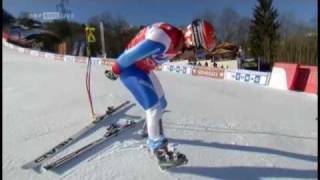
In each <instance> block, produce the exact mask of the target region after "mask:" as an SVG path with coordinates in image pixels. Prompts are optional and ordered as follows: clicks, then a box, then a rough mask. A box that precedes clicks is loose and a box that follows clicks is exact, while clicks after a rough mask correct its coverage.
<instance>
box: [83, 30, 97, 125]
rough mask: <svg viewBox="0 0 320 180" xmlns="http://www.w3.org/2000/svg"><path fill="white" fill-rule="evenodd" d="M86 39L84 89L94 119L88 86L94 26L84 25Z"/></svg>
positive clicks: (94, 40)
mask: <svg viewBox="0 0 320 180" xmlns="http://www.w3.org/2000/svg"><path fill="white" fill-rule="evenodd" d="M85 31H86V41H87V56H88V64H87V72H86V89H87V94H88V98H89V105H90V109H91V116H92V120H93V121H95V120H96V115H95V113H94V108H93V101H92V96H91V87H90V79H91V48H90V47H91V45H92V44H93V43H95V42H96V39H95V37H94V34H93V31H95V28H94V27H90V26H86V28H85Z"/></svg>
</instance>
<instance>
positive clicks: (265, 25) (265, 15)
mask: <svg viewBox="0 0 320 180" xmlns="http://www.w3.org/2000/svg"><path fill="white" fill-rule="evenodd" d="M277 17H278V12H277V10H276V9H275V8H273V7H272V0H258V5H256V6H255V8H254V19H253V20H251V26H250V36H249V38H250V40H249V41H250V50H251V55H252V56H253V57H255V58H262V61H263V63H272V62H273V61H274V57H275V55H276V51H277V45H278V42H279V38H280V36H279V32H278V29H279V26H280V24H279V22H278V20H277Z"/></svg>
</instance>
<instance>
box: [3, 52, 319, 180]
mask: <svg viewBox="0 0 320 180" xmlns="http://www.w3.org/2000/svg"><path fill="white" fill-rule="evenodd" d="M2 50H3V59H2V63H3V121H2V123H3V161H2V170H3V179H5V180H13V179H14V180H42V179H46V180H51V179H65V180H79V179H85V180H89V179H90V180H102V179H103V180H107V179H112V180H127V179H146V180H148V179H153V180H157V179H170V180H171V179H181V180H185V179H193V180H199V179H227V180H242V179H243V180H258V179H280V178H281V179H316V178H317V172H318V171H317V160H318V156H317V151H318V149H317V140H318V133H317V129H318V127H317V123H318V121H317V120H315V119H316V118H317V117H318V114H317V101H318V97H317V96H316V95H310V94H304V93H298V92H287V91H280V90H275V89H269V88H265V87H261V86H254V85H248V84H244V83H240V82H233V81H224V80H213V79H208V78H204V77H192V76H183V75H178V74H171V73H167V72H158V73H157V74H158V76H159V79H160V81H161V82H162V84H163V87H164V89H165V92H166V95H167V99H168V102H169V106H168V112H167V113H166V114H165V115H164V128H165V133H166V135H167V137H169V138H170V141H171V143H175V144H179V146H178V147H177V148H178V149H179V150H180V151H181V152H183V153H185V154H186V155H187V157H188V159H189V163H188V164H187V165H186V166H183V167H180V168H177V169H175V170H174V171H172V172H170V173H163V172H160V171H159V169H158V167H157V164H156V161H155V159H153V158H152V157H151V156H150V154H149V153H148V152H147V150H146V149H145V148H144V147H143V145H144V143H145V142H144V140H141V139H139V137H138V136H137V135H136V131H137V129H132V130H130V131H128V132H127V133H124V134H122V135H120V136H119V137H117V138H116V139H114V140H112V141H109V142H106V143H103V144H102V145H100V146H98V147H97V148H95V149H93V150H92V151H90V152H88V153H86V154H84V155H83V156H81V158H79V159H76V160H74V161H72V162H70V163H68V164H67V165H66V166H63V167H62V168H60V169H58V170H56V171H41V172H36V171H33V170H23V169H21V165H23V164H24V163H26V162H28V161H30V160H32V159H34V158H35V157H37V156H39V155H40V154H41V153H43V152H44V151H47V150H49V148H51V147H53V146H54V145H56V144H57V143H58V142H60V141H62V140H64V139H65V138H66V137H68V136H69V135H71V134H73V133H74V132H76V131H77V130H79V129H80V128H82V127H84V126H85V125H86V124H88V123H89V121H90V109H89V103H88V100H87V95H86V90H85V72H86V65H85V64H67V63H65V62H60V61H52V60H44V59H42V58H40V57H32V56H29V55H26V54H20V53H17V52H16V51H14V50H11V49H8V48H6V47H3V48H2ZM104 68H105V67H102V66H97V65H93V66H92V77H91V78H92V79H91V81H92V93H93V98H94V107H95V111H96V112H97V113H102V112H104V110H105V108H106V107H107V106H108V105H117V104H119V103H121V102H122V101H124V100H127V99H130V100H132V101H133V102H134V100H133V99H132V97H131V96H130V95H129V94H128V93H127V91H126V89H125V88H124V87H123V86H122V85H121V83H120V82H119V81H116V82H112V81H108V80H107V79H106V78H105V77H104V75H103V71H104ZM143 118H144V113H143V111H142V110H141V108H140V107H139V106H138V105H135V104H131V105H130V106H129V107H128V108H126V109H124V110H123V111H121V112H120V113H119V114H117V115H116V116H115V117H114V118H113V119H111V120H110V121H117V120H119V119H133V120H141V119H143ZM104 125H105V124H104ZM104 125H103V126H100V127H99V128H98V129H97V130H96V131H94V132H92V133H91V134H89V135H87V136H86V137H84V138H83V139H81V141H79V142H77V143H76V144H74V145H72V146H71V147H70V148H68V149H66V150H65V151H63V152H62V153H61V154H59V155H58V157H59V156H60V157H61V155H63V154H66V153H67V152H70V151H71V150H72V149H76V148H77V147H80V146H81V145H84V144H85V143H86V142H89V141H90V140H93V139H95V138H97V137H100V136H101V134H103V132H104Z"/></svg>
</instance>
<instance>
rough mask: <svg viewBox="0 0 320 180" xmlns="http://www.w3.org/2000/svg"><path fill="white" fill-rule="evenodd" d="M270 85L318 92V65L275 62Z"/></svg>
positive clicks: (284, 88) (285, 88)
mask: <svg viewBox="0 0 320 180" xmlns="http://www.w3.org/2000/svg"><path fill="white" fill-rule="evenodd" d="M269 87H271V88H276V89H282V90H295V91H303V92H307V93H314V94H318V89H317V88H318V67H316V66H303V65H298V64H291V63H275V64H274V67H273V68H272V75H271V79H270V83H269Z"/></svg>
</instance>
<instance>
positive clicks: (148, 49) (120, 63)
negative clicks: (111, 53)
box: [112, 39, 165, 74]
mask: <svg viewBox="0 0 320 180" xmlns="http://www.w3.org/2000/svg"><path fill="white" fill-rule="evenodd" d="M164 51H165V45H163V44H162V43H159V42H156V41H153V40H149V39H145V40H143V41H142V42H141V43H139V44H137V45H136V46H135V47H133V48H130V49H129V50H127V51H125V52H123V53H122V54H121V55H120V56H119V57H118V58H117V61H116V62H115V63H114V64H113V65H112V71H113V73H115V74H120V73H121V69H124V68H127V67H129V66H130V65H132V64H134V63H136V62H137V61H138V60H141V59H143V58H146V57H150V56H151V55H155V54H161V53H163V52H164Z"/></svg>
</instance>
